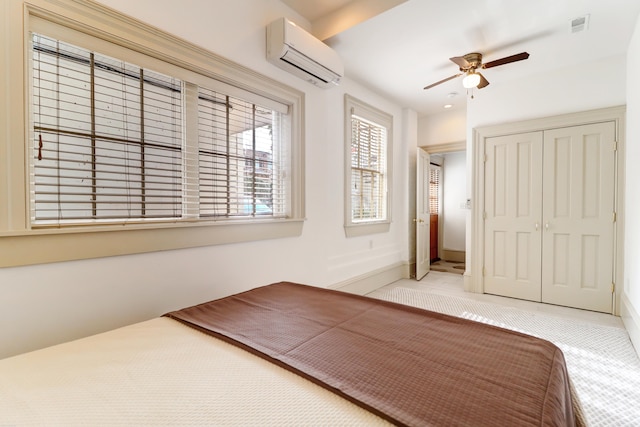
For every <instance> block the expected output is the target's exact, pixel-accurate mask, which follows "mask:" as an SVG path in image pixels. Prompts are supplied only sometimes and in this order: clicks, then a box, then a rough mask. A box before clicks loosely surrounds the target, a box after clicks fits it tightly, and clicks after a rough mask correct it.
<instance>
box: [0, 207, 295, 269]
mask: <svg viewBox="0 0 640 427" xmlns="http://www.w3.org/2000/svg"><path fill="white" fill-rule="evenodd" d="M303 224H304V221H303V220H299V219H295V220H273V221H271V220H265V221H260V222H258V221H256V222H250V223H247V222H243V223H241V224H240V223H217V224H211V223H207V224H180V225H175V224H173V225H171V226H170V225H167V226H165V227H158V226H157V225H156V226H155V227H143V226H139V227H124V226H122V227H121V228H120V229H115V230H114V228H113V227H100V228H97V227H91V228H88V227H87V228H83V227H79V228H77V229H73V230H70V229H40V230H30V231H21V232H5V233H1V234H0V268H1V267H17V266H24V265H33V264H44V263H51V262H61V261H71V260H79V259H90V258H101V257H108V256H117V255H130V254H138V253H145V252H154V251H165V250H174V249H185V248H192V247H201V246H214V245H223V244H228V243H241V242H250V241H257V240H267V239H277V238H285V237H297V236H300V235H301V234H302V226H303Z"/></svg>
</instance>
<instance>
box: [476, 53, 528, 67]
mask: <svg viewBox="0 0 640 427" xmlns="http://www.w3.org/2000/svg"><path fill="white" fill-rule="evenodd" d="M528 57H529V54H528V53H527V52H521V53H517V54H515V55H511V56H506V57H504V58H500V59H496V60H495V61H489V62H487V63H486V64H482V68H491V67H497V66H499V65H504V64H509V63H511V62H516V61H522V60H524V59H527V58H528Z"/></svg>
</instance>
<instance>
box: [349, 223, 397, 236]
mask: <svg viewBox="0 0 640 427" xmlns="http://www.w3.org/2000/svg"><path fill="white" fill-rule="evenodd" d="M390 227H391V222H389V221H385V222H375V223H371V222H367V223H363V224H349V225H345V226H344V232H345V234H346V236H347V237H358V236H366V235H368V234H377V233H386V232H388V231H389V228H390Z"/></svg>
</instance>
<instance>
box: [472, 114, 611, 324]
mask: <svg viewBox="0 0 640 427" xmlns="http://www.w3.org/2000/svg"><path fill="white" fill-rule="evenodd" d="M618 126H619V123H618V122H617V121H615V120H610V121H606V120H605V121H602V122H595V123H593V122H592V123H588V124H581V125H576V126H563V127H549V128H543V129H541V130H535V131H527V132H513V133H505V134H503V135H495V136H487V137H483V138H482V144H481V147H482V149H483V152H481V153H478V154H479V155H480V156H481V157H482V159H481V161H480V162H481V163H479V167H481V168H482V171H481V172H482V173H483V176H482V182H483V189H482V192H481V196H482V204H481V208H482V212H481V213H479V215H481V216H482V218H481V224H482V234H481V240H482V242H481V244H482V246H483V259H482V280H483V282H482V284H483V291H484V292H485V293H491V294H496V295H502V296H508V297H514V298H521V299H526V300H531V301H540V302H546V303H551V304H557V305H563V306H569V307H576V308H583V309H588V310H594V311H601V312H606V313H611V312H612V310H613V298H612V296H613V292H614V283H615V269H616V256H615V253H616V204H617V203H618V201H617V199H616V191H617V182H616V176H617V163H616V157H617V156H616V150H617V141H616V139H617V131H618ZM521 128H522V127H521ZM524 128H526V126H525V127H524ZM493 133H494V134H495V133H496V132H493ZM498 133H499V132H498Z"/></svg>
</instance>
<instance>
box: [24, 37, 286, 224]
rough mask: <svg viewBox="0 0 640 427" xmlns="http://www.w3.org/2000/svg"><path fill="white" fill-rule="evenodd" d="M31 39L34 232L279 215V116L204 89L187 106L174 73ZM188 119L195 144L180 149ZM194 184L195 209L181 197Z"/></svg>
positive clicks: (282, 199)
mask: <svg viewBox="0 0 640 427" xmlns="http://www.w3.org/2000/svg"><path fill="white" fill-rule="evenodd" d="M32 37H33V40H32V46H33V91H32V92H33V135H34V139H35V140H34V149H33V156H32V161H33V170H34V175H33V183H32V186H33V201H32V206H33V208H32V212H33V217H32V221H33V224H34V226H38V225H48V224H55V225H56V226H60V225H67V224H78V223H86V222H88V221H101V222H116V223H117V222H123V221H130V220H132V219H137V220H144V219H156V220H158V219H165V220H176V219H181V218H183V217H186V218H190V219H191V218H194V217H195V218H202V219H209V218H211V219H231V218H233V219H252V218H255V217H285V216H286V211H287V194H286V190H285V189H286V188H288V186H287V185H286V182H285V180H284V177H286V176H288V174H286V173H284V172H285V169H286V164H285V162H284V161H282V160H283V159H282V157H283V156H281V153H283V152H286V149H285V147H286V145H287V141H288V138H289V132H288V131H287V129H288V126H289V124H288V118H287V117H286V114H284V113H283V112H281V111H286V108H284V107H282V108H280V110H281V111H275V110H273V109H270V108H268V107H264V106H261V105H258V104H256V103H253V102H248V101H245V100H242V99H240V98H237V97H232V96H229V95H227V94H225V93H220V92H216V91H213V90H210V89H206V88H201V87H198V88H197V91H198V92H197V100H196V99H191V97H187V96H183V92H184V89H183V88H184V87H185V86H186V85H187V84H188V83H187V82H183V81H181V80H179V79H177V78H175V77H171V76H167V75H163V74H160V73H158V72H155V71H152V70H148V69H145V68H141V67H139V66H136V65H133V64H130V63H127V62H124V61H121V60H116V59H112V58H109V57H106V56H104V55H101V54H99V53H96V52H91V51H88V50H86V49H82V48H79V47H76V46H73V45H71V44H68V43H64V42H61V41H59V40H54V39H52V38H48V37H44V36H42V35H39V34H33V36H32ZM190 102H194V103H195V102H197V105H196V106H194V107H193V108H190V106H189V105H187V104H188V103H190ZM190 111H197V116H198V117H197V121H198V139H197V141H193V142H192V141H190V140H185V141H183V135H184V133H183V124H182V123H183V116H185V113H186V112H190ZM186 114H188V113H186ZM186 121H188V118H186ZM190 143H193V144H194V147H193V148H192V150H191V151H193V150H196V149H197V152H198V157H197V163H198V169H197V170H194V171H188V170H185V169H188V168H189V167H190V164H189V163H186V162H184V159H185V153H187V152H189V151H190V150H189V147H185V148H184V149H183V146H185V144H190ZM196 144H197V147H196V146H195V145H196ZM191 181H192V182H191ZM190 187H192V188H197V192H195V196H196V197H197V198H198V200H199V203H198V206H189V201H188V200H184V201H183V188H190Z"/></svg>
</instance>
